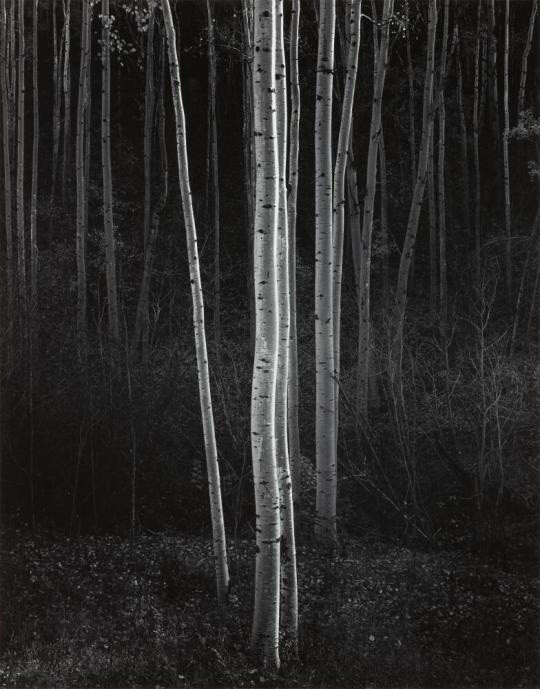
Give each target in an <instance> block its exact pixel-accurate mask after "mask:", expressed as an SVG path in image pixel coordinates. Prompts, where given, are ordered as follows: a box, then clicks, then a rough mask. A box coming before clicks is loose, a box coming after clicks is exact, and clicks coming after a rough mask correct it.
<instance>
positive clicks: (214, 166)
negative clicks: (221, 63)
mask: <svg viewBox="0 0 540 689" xmlns="http://www.w3.org/2000/svg"><path fill="white" fill-rule="evenodd" d="M206 16H207V19H208V66H209V75H208V79H209V84H208V90H209V93H210V101H209V106H210V127H211V129H210V140H211V143H212V148H211V156H210V162H211V170H212V193H211V198H212V227H213V230H214V340H215V343H216V354H217V358H218V361H219V348H220V341H221V322H220V312H221V275H220V262H219V258H220V252H219V243H220V234H219V233H220V226H219V158H218V142H217V113H216V82H217V65H216V39H215V35H214V18H213V16H212V6H211V4H210V0H206Z"/></svg>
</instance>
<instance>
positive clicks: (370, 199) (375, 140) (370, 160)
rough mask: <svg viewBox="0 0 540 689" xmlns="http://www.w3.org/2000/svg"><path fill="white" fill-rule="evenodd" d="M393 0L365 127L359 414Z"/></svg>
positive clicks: (365, 382) (365, 376) (387, 6)
mask: <svg viewBox="0 0 540 689" xmlns="http://www.w3.org/2000/svg"><path fill="white" fill-rule="evenodd" d="M393 6H394V3H393V0H385V2H384V7H383V16H382V30H381V42H380V46H379V48H378V51H377V52H378V55H377V73H376V74H375V77H374V84H373V105H372V108H371V124H370V128H369V147H368V157H367V169H366V194H365V197H364V212H363V216H362V241H361V244H360V295H359V300H358V320H359V325H358V372H357V376H358V377H357V389H356V397H357V410H358V413H359V414H360V416H361V418H363V419H367V416H368V392H369V359H370V356H369V350H370V337H371V332H370V331H371V312H370V301H371V244H372V236H373V209H374V204H375V192H376V185H377V153H378V149H379V133H380V130H381V112H382V99H383V92H384V82H385V79H386V68H387V61H388V45H389V32H390V17H391V16H392V12H393Z"/></svg>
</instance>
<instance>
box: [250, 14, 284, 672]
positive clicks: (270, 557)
mask: <svg viewBox="0 0 540 689" xmlns="http://www.w3.org/2000/svg"><path fill="white" fill-rule="evenodd" d="M253 20H254V27H253V28H254V37H253V45H254V63H253V115H254V121H253V134H254V138H255V164H256V176H255V226H254V237H253V241H254V246H253V250H254V286H255V299H256V321H255V357H254V363H253V386H252V394H251V451H252V459H253V483H254V488H255V515H256V516H255V518H256V533H257V538H256V540H257V558H256V564H255V607H254V613H253V625H252V635H251V643H252V647H253V648H254V650H255V652H256V653H257V655H258V657H259V659H260V660H261V661H262V663H263V665H265V666H267V667H269V668H271V669H275V668H278V667H279V663H280V661H279V603H280V581H279V571H280V570H279V568H280V533H281V529H280V515H279V512H280V496H279V484H278V467H277V455H276V453H277V447H276V423H275V421H276V383H277V371H278V354H279V296H278V289H277V279H276V278H277V274H276V262H277V249H278V222H279V158H278V147H277V146H276V142H277V118H276V106H277V101H276V44H277V36H276V6H275V1H274V0H255V9H254V15H253Z"/></svg>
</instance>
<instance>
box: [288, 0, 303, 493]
mask: <svg viewBox="0 0 540 689" xmlns="http://www.w3.org/2000/svg"><path fill="white" fill-rule="evenodd" d="M299 26H300V0H292V7H291V25H290V37H289V40H290V50H289V84H290V92H291V121H290V124H289V179H288V189H289V198H288V202H287V203H288V205H287V215H288V221H289V294H290V305H289V309H290V330H289V383H288V391H287V395H288V407H287V413H288V417H289V419H288V430H289V461H290V464H291V472H292V487H293V498H294V500H295V502H296V503H298V502H299V499H300V481H301V473H300V467H301V464H300V429H299V422H298V412H299V384H298V338H297V327H296V206H297V198H298V153H299V148H300V76H299V68H298V39H299Z"/></svg>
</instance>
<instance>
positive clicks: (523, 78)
mask: <svg viewBox="0 0 540 689" xmlns="http://www.w3.org/2000/svg"><path fill="white" fill-rule="evenodd" d="M537 11H538V0H533V6H532V8H531V16H530V19H529V30H528V31H527V41H526V42H525V48H524V49H523V55H522V57H521V75H520V78H519V92H518V117H519V114H520V113H522V112H523V111H524V110H525V86H526V84H527V64H528V60H529V53H530V52H531V47H532V42H533V36H534V22H535V20H536V13H537Z"/></svg>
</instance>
